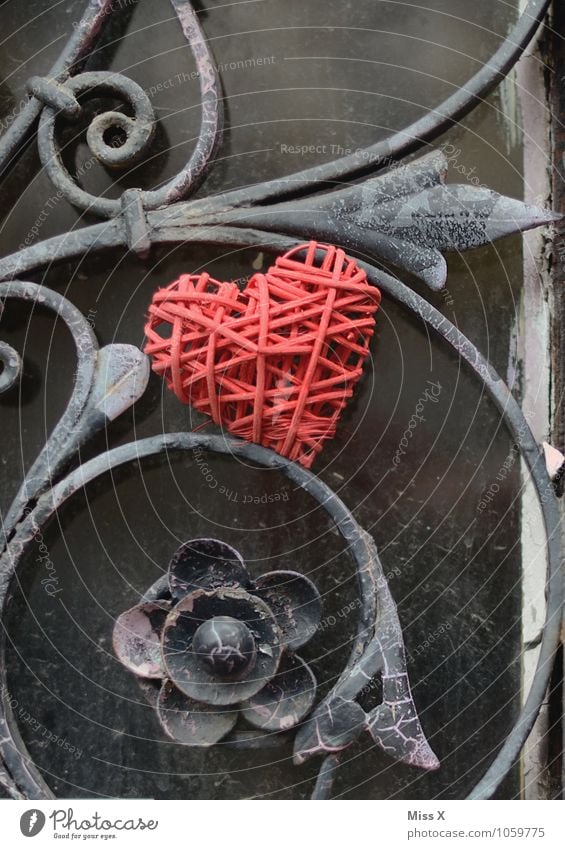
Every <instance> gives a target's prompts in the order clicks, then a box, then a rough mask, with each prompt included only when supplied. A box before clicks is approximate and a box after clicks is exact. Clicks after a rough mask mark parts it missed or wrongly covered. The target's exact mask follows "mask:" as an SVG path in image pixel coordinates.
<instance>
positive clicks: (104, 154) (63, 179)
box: [0, 0, 223, 217]
mask: <svg viewBox="0 0 565 849" xmlns="http://www.w3.org/2000/svg"><path fill="white" fill-rule="evenodd" d="M171 3H172V5H173V8H174V10H175V13H176V15H177V17H178V20H179V24H180V26H181V28H182V31H183V34H184V36H185V38H186V39H187V42H188V45H189V47H190V50H191V52H192V55H193V57H194V61H195V63H196V71H197V75H198V79H199V86H200V103H201V120H200V131H199V135H198V140H197V142H196V146H195V148H194V150H193V151H192V153H191V155H190V157H189V160H188V162H187V164H186V165H185V166H184V168H183V169H182V171H180V172H179V173H178V174H177V175H175V176H174V177H172V178H171V179H170V180H168V181H167V182H166V183H165V184H164V185H162V186H160V187H159V188H157V189H152V190H147V191H143V190H137V191H136V198H139V201H140V203H141V206H142V207H143V209H156V208H157V207H160V206H163V205H166V204H170V203H174V202H175V201H178V200H180V199H181V198H183V197H184V196H185V195H186V194H188V192H189V191H195V190H196V189H197V188H198V186H199V185H200V183H201V181H202V180H203V179H204V177H205V175H206V172H207V169H208V168H209V166H210V165H211V163H212V160H213V158H214V155H215V152H216V149H217V147H218V145H219V144H220V143H221V140H222V133H223V101H222V97H221V82H220V79H219V76H218V73H217V69H216V65H215V62H214V59H213V56H212V53H211V50H210V48H209V46H208V43H207V41H206V37H205V35H204V32H203V30H202V28H201V26H200V23H199V21H198V17H197V15H196V12H195V11H194V9H193V8H192V5H191V3H190V2H189V0H171ZM111 12H112V2H111V0H104V2H102V0H100V2H98V0H94V2H91V3H90V5H89V6H88V9H87V10H86V12H85V14H84V16H83V18H82V20H81V22H80V23H79V25H78V27H77V29H76V31H75V32H74V34H73V36H72V38H71V39H70V41H69V44H68V45H67V48H66V50H65V52H64V53H63V54H62V56H61V57H60V58H59V60H58V61H57V63H56V64H55V65H54V66H53V68H52V69H51V72H50V76H49V77H45V78H43V77H32V78H31V80H30V81H29V83H28V88H29V90H30V92H31V94H32V97H31V99H30V101H29V102H28V104H27V105H26V106H25V107H24V109H23V110H22V112H21V113H20V115H19V116H18V118H16V120H15V121H14V122H13V124H12V125H11V126H10V127H9V129H8V130H7V131H6V133H5V134H4V135H3V136H2V137H0V172H1V171H2V170H3V169H4V168H5V167H6V165H7V164H8V162H9V161H11V157H12V155H13V154H14V151H15V150H16V148H17V147H19V146H21V145H22V144H23V142H24V141H25V138H26V137H27V135H28V134H29V132H30V130H31V128H32V126H33V123H34V122H35V120H36V119H37V118H38V117H39V116H40V114H41V113H42V114H41V118H40V127H39V132H38V147H39V152H40V156H41V160H42V163H43V165H44V167H45V168H46V169H47V172H48V174H49V176H50V178H51V180H52V181H53V182H54V183H55V185H57V186H58V187H59V188H60V189H61V191H62V192H63V194H64V196H65V198H66V199H67V200H68V201H69V202H70V203H72V204H74V205H75V206H78V207H79V208H80V209H83V210H84V209H87V210H88V211H89V212H91V213H94V214H96V215H98V216H100V217H112V216H116V215H119V214H120V213H121V212H122V211H124V200H125V202H126V204H125V205H126V206H129V207H130V214H131V208H132V207H133V208H134V209H135V208H136V204H134V203H132V202H131V200H130V199H131V190H130V192H126V193H124V195H125V198H122V200H112V199H110V198H102V197H95V196H94V195H90V194H88V193H87V192H85V191H83V190H82V189H81V188H80V186H78V185H76V184H75V183H74V182H73V181H72V180H71V178H70V175H69V174H68V172H67V171H66V169H65V168H64V167H63V165H62V162H61V160H60V156H59V153H58V151H57V150H56V145H55V122H56V119H57V117H59V116H60V115H65V116H67V117H69V118H71V119H76V118H77V117H78V115H79V114H80V111H81V107H80V104H79V103H78V101H77V99H76V97H75V95H76V94H79V93H82V92H84V91H86V90H87V89H89V88H92V87H94V86H95V85H101V84H104V83H105V85H106V87H107V88H110V89H111V90H112V92H113V93H115V94H120V95H124V94H125V96H126V98H128V99H130V100H133V102H134V104H136V105H140V106H141V112H142V114H141V115H140V119H141V120H137V121H136V120H135V119H134V120H132V119H128V118H127V116H125V115H123V114H122V113H119V112H109V113H105V114H104V115H98V116H97V117H96V118H95V119H94V120H93V121H92V122H91V125H90V127H89V129H88V133H87V138H88V135H89V134H90V135H93V132H92V128H93V125H94V124H95V123H96V126H97V127H100V128H103V129H107V128H108V127H109V126H114V125H118V126H120V127H121V128H122V129H123V130H125V132H126V135H127V136H128V142H129V141H130V140H129V135H130V134H131V135H140V134H141V133H144V132H145V130H146V128H147V124H148V121H149V119H151V114H149V112H148V110H147V104H146V103H142V101H143V100H145V101H146V100H147V97H146V96H145V95H144V94H143V92H142V90H141V89H140V88H139V86H136V84H135V83H133V82H132V81H130V80H127V78H125V77H123V76H122V75H119V74H106V75H104V74H103V73H102V72H99V73H89V74H78V75H77V76H71V73H72V70H73V68H74V67H76V65H77V64H78V62H79V60H80V59H83V58H84V56H85V54H86V53H87V52H88V50H89V49H90V47H91V44H92V43H93V42H94V40H95V38H96V36H97V35H98V32H99V30H100V28H101V26H102V23H103V21H104V18H105V17H106V16H107V15H109V14H110V13H111ZM104 77H106V79H104ZM113 81H114V83H113ZM120 81H121V82H120ZM124 81H126V82H124ZM126 83H129V86H128V85H127V84H126ZM124 87H125V90H124ZM140 92H141V94H140ZM141 95H143V97H142V96H141ZM150 111H151V110H150ZM147 140H148V138H147V137H146V138H145V141H147ZM128 142H126V145H124V149H123V150H122V149H118V150H114V151H113V155H112V159H113V162H112V163H111V164H113V165H114V166H118V165H122V164H127V163H128V162H131V159H132V157H130V156H129V155H128V147H129V146H131V144H130V145H128ZM90 146H91V148H92V150H93V153H94V154H95V156H96V158H97V159H99V160H100V161H101V162H103V163H104V164H108V157H109V146H108V145H103V144H102V143H101V142H100V140H98V144H96V145H90ZM138 148H139V145H137V146H136V150H135V151H134V154H135V155H137V154H138V153H139V150H138ZM134 191H135V190H134ZM128 201H129V202H128Z"/></svg>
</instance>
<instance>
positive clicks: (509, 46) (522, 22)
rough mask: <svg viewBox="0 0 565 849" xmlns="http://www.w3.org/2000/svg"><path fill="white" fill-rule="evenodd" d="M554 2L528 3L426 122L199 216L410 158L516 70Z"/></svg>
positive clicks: (250, 189) (227, 199)
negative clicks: (500, 40)
mask: <svg viewBox="0 0 565 849" xmlns="http://www.w3.org/2000/svg"><path fill="white" fill-rule="evenodd" d="M549 4H550V0H528V3H527V5H526V7H525V8H524V10H523V12H522V14H521V15H520V18H519V19H518V21H517V22H516V24H515V25H514V27H513V28H512V30H511V32H510V33H509V34H508V36H507V37H506V38H505V39H504V41H503V43H502V44H501V45H500V47H499V48H498V50H497V51H496V52H495V53H494V54H493V55H492V56H491V57H490V59H489V60H488V62H487V63H486V64H485V65H484V66H483V67H482V68H481V70H480V71H478V72H477V73H476V74H475V75H474V76H473V77H471V79H470V80H468V82H466V83H465V84H464V85H462V86H461V87H460V88H458V89H457V91H456V92H454V93H453V94H452V95H451V96H450V97H448V98H447V99H446V100H444V101H443V103H441V104H440V105H439V106H437V107H436V108H435V109H433V110H431V111H430V112H429V113H427V114H426V115H425V116H424V117H423V118H420V119H419V120H417V121H415V122H414V123H412V124H410V126H409V127H407V128H406V129H404V130H400V131H399V132H397V133H394V135H392V136H390V137H389V138H386V139H383V141H380V142H376V144H373V145H370V146H369V147H365V148H361V150H358V151H355V153H352V154H350V155H349V156H344V157H342V158H340V159H335V160H332V161H331V162H326V163H324V164H323V165H317V166H314V167H313V168H307V169H305V170H304V171H298V172H295V173H294V174H289V175H288V176H287V177H279V178H277V179H275V180H270V181H269V182H267V183H261V184H260V185H256V186H246V187H245V188H243V189H236V190H234V191H231V192H226V193H224V194H222V195H213V196H212V197H208V198H203V199H202V200H199V201H198V205H197V206H195V213H203V214H205V213H207V212H215V211H217V210H218V209H220V208H221V209H222V210H223V211H225V210H228V209H237V208H238V207H240V206H248V205H250V204H252V203H259V202H263V201H274V200H275V199H278V200H280V199H282V198H284V197H287V198H288V197H291V196H295V195H297V194H299V193H300V192H304V191H311V190H312V188H313V187H315V186H318V187H319V185H320V183H324V182H326V183H331V182H337V183H339V182H343V181H345V180H353V179H356V178H359V177H363V176H366V175H368V174H370V173H373V172H374V171H376V170H379V169H382V168H385V167H387V166H389V165H391V164H392V163H393V162H395V161H396V160H397V159H400V158H401V157H404V156H408V155H409V154H410V153H414V152H415V151H417V150H418V149H419V148H421V147H422V145H423V144H425V143H426V142H429V141H432V140H433V139H435V138H437V136H439V135H441V133H443V132H445V131H446V130H448V129H449V127H451V126H452V125H453V124H454V123H456V122H457V121H460V120H461V119H462V118H464V117H465V115H467V114H468V113H469V112H470V111H471V110H472V109H474V108H475V107H476V106H478V104H479V103H481V101H482V100H483V99H484V98H485V97H486V96H487V95H488V94H490V93H491V91H493V89H495V88H496V86H497V85H498V84H499V83H500V82H502V80H503V79H504V77H505V76H506V74H507V73H508V72H509V71H510V70H511V68H512V67H513V66H514V65H515V64H516V62H517V61H518V59H519V58H520V56H521V55H522V53H523V52H524V50H525V49H526V47H527V46H528V44H529V43H530V41H531V40H532V38H533V37H534V35H535V33H536V31H537V29H538V27H539V25H540V24H541V22H542V21H543V18H544V16H545V14H546V12H547V10H548V8H549Z"/></svg>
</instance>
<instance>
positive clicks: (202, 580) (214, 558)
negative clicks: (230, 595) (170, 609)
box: [169, 539, 250, 600]
mask: <svg viewBox="0 0 565 849" xmlns="http://www.w3.org/2000/svg"><path fill="white" fill-rule="evenodd" d="M249 580H250V579H249V573H248V572H247V569H246V568H245V565H244V563H243V559H242V557H241V555H240V554H239V553H238V552H237V551H236V550H235V548H232V547H231V545H227V543H225V542H220V540H217V539H191V540H188V542H185V543H183V544H182V545H181V546H180V548H178V549H177V550H176V552H175V553H174V554H173V557H172V558H171V562H170V564H169V587H170V590H171V594H172V596H173V598H175V599H176V600H179V599H181V598H182V597H183V596H184V595H186V594H187V593H190V592H193V591H194V590H197V589H201V588H202V587H204V588H206V589H217V588H218V587H237V586H241V587H247V586H248V585H249Z"/></svg>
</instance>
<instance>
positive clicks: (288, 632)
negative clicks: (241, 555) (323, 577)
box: [255, 570, 322, 651]
mask: <svg viewBox="0 0 565 849" xmlns="http://www.w3.org/2000/svg"><path fill="white" fill-rule="evenodd" d="M255 585H256V587H257V589H256V592H257V595H258V596H259V597H260V598H262V599H264V600H265V601H266V602H267V604H268V605H269V607H270V608H271V609H272V611H273V613H274V614H275V617H276V620H277V624H278V626H279V628H280V629H281V632H282V635H283V642H284V644H285V645H286V646H287V647H288V648H289V649H292V650H293V651H295V650H296V649H298V648H300V647H301V646H303V645H304V644H305V643H307V642H308V640H309V639H310V638H311V637H312V636H313V635H314V632H315V631H316V628H317V627H318V625H319V624H320V617H321V615H322V600H321V598H320V593H319V592H318V590H317V589H316V587H315V586H314V584H313V583H312V581H311V580H310V579H309V578H306V577H305V576H304V575H301V574H300V573H299V572H289V571H282V570H281V571H278V572H267V573H266V574H265V575H261V577H260V578H258V579H257V581H256V582H255Z"/></svg>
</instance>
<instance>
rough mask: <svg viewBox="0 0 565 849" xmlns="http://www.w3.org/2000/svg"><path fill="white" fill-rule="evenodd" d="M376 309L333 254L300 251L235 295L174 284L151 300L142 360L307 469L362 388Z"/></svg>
mask: <svg viewBox="0 0 565 849" xmlns="http://www.w3.org/2000/svg"><path fill="white" fill-rule="evenodd" d="M304 251H306V256H305V258H303V259H301V258H299V254H300V253H301V252H304ZM320 252H322V253H323V259H322V260H320V255H319V253H320ZM380 299H381V295H380V292H379V290H378V289H376V288H375V287H374V286H371V285H370V284H369V283H368V281H367V277H366V275H365V272H364V271H362V270H361V269H359V268H358V267H357V265H356V264H355V262H354V261H353V260H351V259H349V258H348V257H347V256H346V255H345V254H344V252H343V251H342V250H341V249H338V248H336V247H334V246H333V245H320V244H318V243H316V242H310V243H309V244H308V245H300V246H299V247H297V248H295V249H294V250H292V251H290V252H289V253H287V254H285V255H284V256H282V257H279V258H278V259H277V261H276V264H275V265H274V266H272V267H271V268H270V269H269V271H268V272H267V273H266V274H255V275H254V276H253V277H252V278H251V280H250V281H249V283H248V284H247V286H246V287H245V289H244V290H243V291H240V289H239V288H238V287H237V285H236V284H235V283H220V282H218V281H217V280H213V279H212V278H211V277H210V276H209V275H208V274H206V273H205V274H200V275H187V274H183V275H181V277H179V279H178V280H175V282H174V283H171V285H170V286H168V287H167V288H166V289H160V290H159V291H158V292H156V293H155V295H154V297H153V302H152V304H151V306H150V308H149V318H148V321H147V324H146V326H145V334H146V337H147V343H146V345H145V352H146V353H147V354H149V355H150V356H151V357H152V360H153V370H154V371H155V372H156V373H157V374H160V375H162V376H163V377H164V378H165V379H166V381H167V384H168V386H169V387H170V388H171V389H172V390H173V391H174V393H175V394H176V396H177V397H178V398H179V399H180V400H181V401H182V402H183V403H185V404H192V405H193V406H194V407H195V408H196V409H197V410H200V411H201V412H203V413H207V414H208V415H210V416H211V417H212V419H213V420H214V421H215V422H216V424H219V425H223V426H224V427H226V428H227V429H228V430H229V431H230V433H232V434H234V435H236V436H239V437H242V438H243V439H246V440H248V441H250V442H257V443H260V444H261V445H264V446H266V447H268V448H272V449H273V450H274V451H277V452H278V453H279V454H282V455H283V456H285V457H290V458H291V459H292V460H297V461H298V462H299V463H302V465H303V466H306V467H310V466H311V465H312V463H313V462H314V459H315V457H316V455H317V453H318V452H319V451H321V449H322V446H323V442H324V440H326V439H330V438H331V437H333V436H334V434H335V429H336V424H337V421H338V419H339V416H340V414H341V412H342V410H343V409H344V407H345V404H346V403H347V400H348V398H350V397H351V395H352V394H353V390H354V387H355V384H356V383H357V381H358V380H359V378H360V377H361V374H362V371H363V362H364V360H365V358H366V357H367V355H368V353H369V341H370V339H371V336H372V335H373V330H374V325H375V312H376V310H377V309H378V306H379V303H380Z"/></svg>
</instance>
